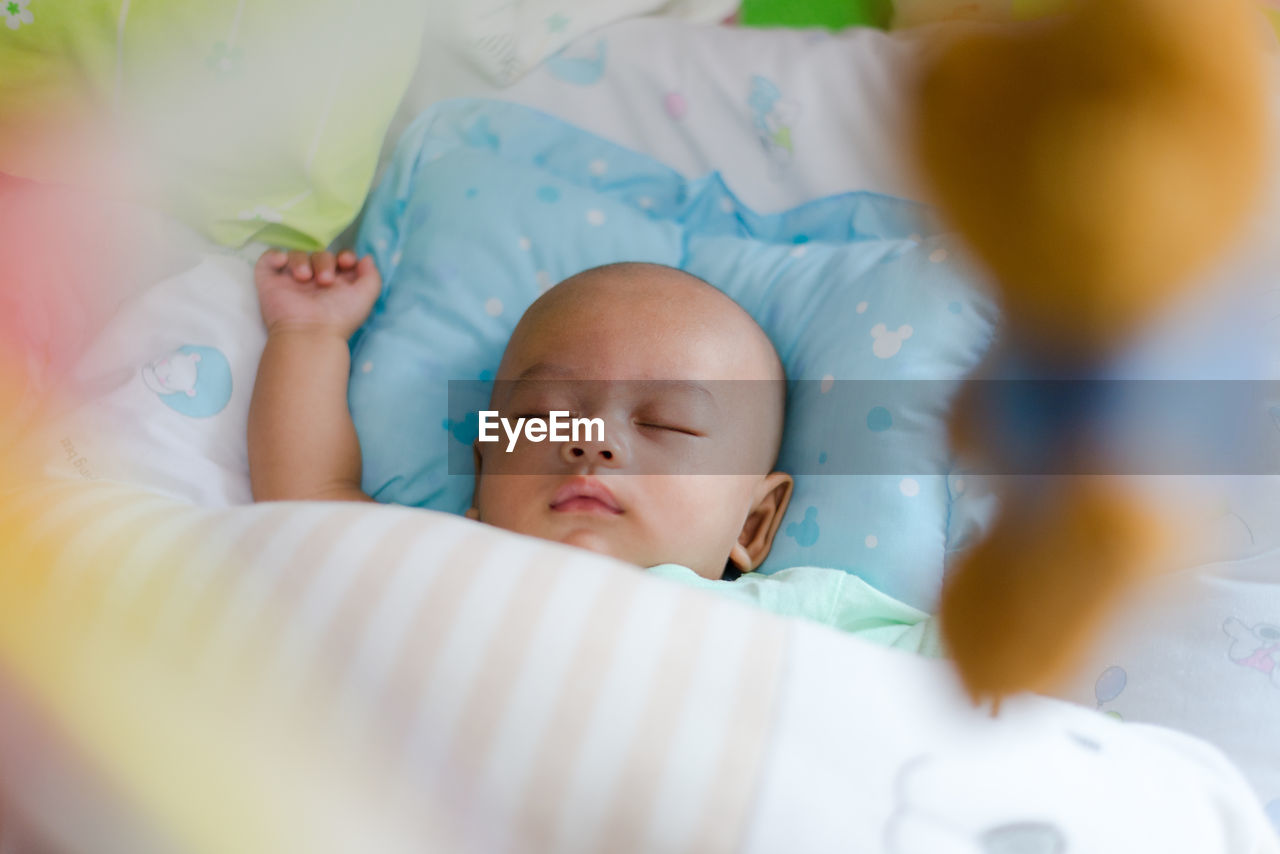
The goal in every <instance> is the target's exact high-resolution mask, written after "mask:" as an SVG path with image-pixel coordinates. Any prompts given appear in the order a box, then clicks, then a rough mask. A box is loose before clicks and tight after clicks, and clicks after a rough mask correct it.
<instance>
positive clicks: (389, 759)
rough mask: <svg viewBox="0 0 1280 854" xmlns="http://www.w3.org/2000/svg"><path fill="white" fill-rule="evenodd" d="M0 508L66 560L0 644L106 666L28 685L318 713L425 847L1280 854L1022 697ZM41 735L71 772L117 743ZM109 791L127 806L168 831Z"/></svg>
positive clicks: (584, 598) (480, 569)
mask: <svg viewBox="0 0 1280 854" xmlns="http://www.w3.org/2000/svg"><path fill="white" fill-rule="evenodd" d="M4 507H5V511H6V512H5V519H6V525H5V533H6V535H8V542H9V543H10V544H11V545H12V546H14V548H13V549H12V550H11V551H9V552H7V554H16V555H21V556H23V557H24V558H29V557H30V556H31V555H33V554H38V553H39V552H40V550H41V548H47V547H48V546H49V545H50V544H58V546H59V547H58V549H57V551H56V554H57V557H56V558H55V559H54V560H53V562H52V564H51V565H49V566H47V567H43V566H39V565H38V562H28V563H25V564H22V565H20V566H18V567H8V568H7V569H8V571H6V572H5V573H4V574H3V575H0V584H3V585H5V587H6V589H5V590H4V591H3V592H4V594H5V595H4V599H3V601H5V602H7V603H9V606H8V608H7V611H8V612H9V615H10V617H11V618H12V617H13V616H14V614H15V613H17V612H16V611H15V610H14V609H16V608H17V607H18V605H19V604H21V606H22V607H23V609H24V611H23V613H26V614H29V615H40V617H42V618H44V619H46V620H49V621H53V622H52V623H50V622H46V623H44V625H50V624H57V622H58V620H59V618H60V616H61V617H63V618H65V617H66V616H68V615H70V614H75V615H77V620H76V622H75V623H74V624H75V625H77V626H81V627H82V629H83V630H84V631H86V632H90V633H92V636H93V637H94V638H95V639H96V641H95V643H94V644H85V645H83V646H68V647H61V648H60V649H61V650H62V651H63V652H65V653H66V654H67V655H69V656H70V658H68V659H66V660H62V659H58V658H56V657H55V658H54V659H52V660H48V659H46V660H45V664H46V665H48V666H51V667H54V668H55V669H64V670H65V671H67V672H74V666H75V665H76V659H77V658H78V657H79V656H82V655H83V656H91V650H93V649H98V650H100V649H102V648H103V645H104V644H107V645H108V646H109V639H110V638H111V637H112V632H113V631H121V632H127V633H130V634H134V635H139V636H142V637H150V638H153V640H154V641H155V642H154V644H152V645H151V646H150V647H148V648H149V649H151V650H153V652H152V654H153V655H154V656H155V658H156V660H157V662H163V661H166V660H167V661H168V664H169V665H171V666H177V667H180V668H181V670H182V672H183V673H184V674H185V675H184V680H187V681H184V682H183V683H182V684H206V686H207V684H208V683H211V684H213V685H215V686H216V685H218V684H238V685H240V687H241V692H240V693H239V694H237V704H238V705H239V706H241V707H243V708H249V709H252V708H254V707H255V704H260V703H262V702H264V701H265V702H266V703H267V704H268V706H278V705H279V703H280V702H281V701H280V700H279V698H280V697H288V696H291V695H295V694H297V695H302V694H303V693H304V692H300V691H299V690H298V686H303V685H306V686H319V690H320V693H318V694H315V695H307V696H309V697H310V698H311V702H310V703H309V705H308V709H309V714H310V716H311V717H312V718H313V721H312V722H313V723H314V722H315V721H319V724H318V726H319V732H320V733H321V734H324V733H327V732H331V731H332V732H335V733H336V732H338V731H342V732H344V733H345V734H346V737H354V739H355V741H354V743H355V744H357V745H359V747H360V749H361V751H362V754H363V755H365V756H372V757H375V758H376V759H377V760H378V762H379V763H381V765H380V766H379V767H380V771H381V773H382V774H383V775H385V778H386V779H387V780H389V781H390V782H392V783H402V784H404V785H405V786H408V787H411V791H413V792H414V799H415V802H416V803H419V804H421V805H424V806H423V807H422V808H423V809H425V810H427V812H428V813H430V815H431V816H432V818H433V822H430V823H427V824H425V825H422V826H419V827H417V828H416V830H414V831H413V832H415V833H420V834H422V835H421V836H419V837H417V838H416V839H412V840H411V841H413V842H415V843H417V844H418V845H420V847H419V848H418V850H483V851H553V850H554V851H600V850H610V851H698V852H716V851H738V850H740V851H747V852H760V854H771V852H777V851H783V850H786V851H813V852H820V851H833V852H834V851H850V850H853V851H883V852H889V854H939V852H950V851H954V852H974V853H975V854H980V853H981V854H986V852H993V851H1005V850H1010V851H1017V850H1027V851H1060V852H1073V851H1079V852H1086V851H1087V852H1091V854H1098V853H1101V854H1105V852H1131V851H1137V850H1160V851H1164V852H1170V854H1176V852H1184V851H1185V852H1188V854H1213V852H1223V854H1242V852H1247V854H1268V852H1275V851H1280V843H1278V842H1277V840H1276V839H1275V838H1274V837H1273V836H1272V835H1271V832H1270V830H1269V829H1268V827H1267V823H1266V820H1265V818H1264V817H1263V814H1262V812H1261V810H1260V809H1259V807H1258V806H1257V804H1256V801H1254V800H1253V798H1252V797H1251V796H1250V793H1249V791H1248V788H1247V785H1246V784H1245V783H1244V781H1243V780H1242V778H1241V777H1240V776H1239V774H1238V772H1237V771H1235V770H1234V768H1232V766H1231V765H1230V764H1228V763H1227V762H1226V761H1225V759H1224V758H1223V757H1222V756H1221V755H1220V754H1219V753H1217V752H1216V751H1215V750H1213V749H1212V748H1210V747H1208V746H1207V745H1204V744H1203V743H1200V742H1198V741H1196V740H1194V739H1192V738H1189V737H1186V736H1181V735H1178V734H1175V733H1173V732H1170V731H1166V730H1162V729H1158V728H1152V727H1146V726H1141V725H1133V724H1124V725H1122V724H1119V723H1116V722H1115V721H1112V720H1110V719H1109V718H1107V717H1105V716H1102V715H1098V714H1095V713H1094V712H1092V711H1091V710H1087V709H1082V708H1079V707H1076V706H1072V705H1069V704H1065V703H1060V702H1057V701H1053V700H1049V699H1043V698H1036V697H1029V696H1028V697H1019V698H1014V699H1012V700H1010V701H1008V702H1007V703H1006V704H1005V705H1004V706H1003V707H1002V709H1001V710H1000V712H999V714H998V715H996V716H994V717H993V716H992V714H991V711H990V710H989V709H984V708H975V707H973V706H972V705H970V704H969V702H968V701H967V699H966V698H965V697H964V696H963V695H962V693H961V691H960V689H959V686H958V683H957V682H956V681H955V680H954V679H953V678H952V677H951V676H950V674H949V673H948V671H947V670H946V669H945V665H943V664H941V663H939V662H934V661H928V660H925V659H921V658H917V657H915V656H911V655H909V654H906V653H899V652H895V651H891V650H886V649H882V648H879V647H875V646H872V645H869V644H866V643H864V642H861V641H859V640H857V639H856V638H852V637H849V636H846V635H842V634H839V633H837V632H833V631H831V630H828V629H826V628H824V627H821V626H817V625H814V624H809V623H804V622H799V621H790V620H782V619H780V618H777V617H774V616H772V615H769V614H765V613H763V612H759V611H757V610H754V609H751V608H747V607H744V606H742V605H740V604H739V603H736V602H733V601H730V600H726V599H721V598H719V597H714V596H710V595H708V594H706V593H704V592H702V591H698V590H695V589H691V588H687V587H684V586H682V585H678V584H673V583H670V582H667V581H665V580H663V579H659V578H654V577H649V576H646V575H644V574H643V572H641V571H639V570H636V569H634V568H632V567H628V566H625V565H623V564H619V563H616V562H614V561H611V560H608V559H605V558H601V557H598V556H594V555H591V554H589V553H586V552H582V551H578V550H574V549H569V548H566V547H563V546H559V545H555V544H550V543H545V542H541V541H535V540H529V539H527V538H523V537H519V536H517V535H513V534H508V533H505V532H497V531H492V530H487V529H484V528H482V527H481V526H479V525H478V524H476V523H472V522H470V521H468V520H465V519H460V518H458V517H455V516H451V515H447V514H439V513H433V512H429V511H411V510H406V509H393V508H369V507H364V506H359V505H330V504H308V505H258V506H252V507H245V508H229V509H222V510H209V509H201V508H195V507H192V506H190V505H188V504H184V503H180V502H174V501H172V500H169V499H164V498H159V497H157V496H155V495H154V494H151V493H145V492H140V491H138V490H137V489H136V488H134V487H126V486H121V485H113V484H107V483H105V482H103V483H97V484H80V483H70V484H68V483H63V484H58V485H54V486H46V487H42V488H32V489H28V490H26V491H25V492H24V493H23V494H22V495H20V496H19V497H18V498H17V499H16V500H15V499H14V498H13V496H5V500H4ZM50 508H53V509H52V510H51V509H50ZM141 531H146V532H148V537H145V538H139V537H136V536H135V534H136V533H138V532H141ZM15 532H18V536H17V539H16V541H15V540H14V539H13V535H14V533H15ZM213 543H216V544H217V547H211V544H213ZM173 554H187V555H190V556H191V557H190V559H188V560H186V561H183V562H180V563H172V562H168V561H166V560H165V559H164V558H165V557H166V556H171V555H173ZM202 590H203V593H202V594H201V593H199V591H202ZM36 622H38V618H37V617H31V616H28V617H24V618H21V619H11V620H10V621H9V622H8V623H7V624H6V629H5V632H6V637H7V639H8V640H9V641H10V642H9V643H7V644H6V649H7V650H8V654H7V656H6V661H5V669H6V672H9V673H12V672H14V671H19V672H21V670H22V668H23V666H24V665H28V666H29V665H30V663H31V662H30V660H29V659H28V660H26V661H24V660H22V658H21V656H19V657H18V658H16V659H15V658H14V657H13V653H14V650H15V646H14V645H13V643H12V640H13V636H14V635H13V633H14V632H15V631H17V630H18V628H20V627H23V626H27V627H30V626H32V625H34V624H35V623H36ZM80 637H81V638H82V639H84V640H87V639H88V638H89V635H80ZM77 650H78V651H77ZM175 650H190V654H186V653H183V654H178V653H176V652H175ZM86 660H87V659H86ZM93 660H94V661H95V663H96V665H99V666H100V665H101V664H102V661H103V660H102V659H100V658H98V659H93ZM108 660H109V659H108ZM251 665H253V666H256V667H258V670H254V667H251ZM81 666H83V665H81ZM157 666H159V665H157ZM240 670H245V671H246V672H247V671H249V670H252V671H253V672H255V673H258V672H259V671H260V676H261V681H252V680H250V681H247V682H243V681H242V682H237V677H238V674H239V671H240ZM239 675H242V674H239ZM97 684H99V685H102V684H106V685H109V684H111V679H110V674H105V675H104V676H103V678H102V679H100V680H97ZM87 696H88V695H84V694H81V695H79V696H78V699H80V700H81V701H83V700H85V699H86V698H87ZM64 699H65V698H64ZM99 700H100V702H102V703H104V705H101V706H98V708H99V709H100V710H107V709H110V708H111V706H110V705H109V701H108V700H106V699H103V698H99ZM116 702H119V698H116ZM285 707H288V706H287V704H285ZM80 711H83V709H81V710H80ZM53 712H54V719H55V720H57V721H58V722H59V723H60V724H62V725H64V727H66V731H67V732H68V733H69V737H70V738H71V739H72V740H73V741H76V740H81V741H80V742H79V743H80V746H83V747H84V748H85V751H86V753H87V754H88V755H90V756H94V755H97V754H96V753H95V748H96V747H98V746H99V745H97V744H96V743H95V742H94V739H95V738H108V737H109V736H110V734H111V733H110V732H108V731H107V730H104V729H103V728H101V727H99V728H96V729H94V730H92V731H90V730H87V729H78V728H77V725H78V724H83V722H84V717H83V716H78V715H77V714H76V713H75V712H76V710H75V709H71V708H64V707H59V706H57V705H56V704H55V706H54V709H53ZM108 717H109V715H108ZM218 737H219V733H218V732H217V730H216V729H214V730H211V731H210V732H209V733H208V738H209V739H217V738H218ZM156 738H157V739H158V740H161V739H162V736H161V735H160V734H158V733H157V735H156ZM161 743H163V742H162V741H161ZM260 758H263V761H265V762H268V763H269V762H270V761H271V758H272V757H271V756H270V751H269V749H267V750H266V751H265V757H260ZM179 759H180V757H175V759H174V761H175V762H177V761H178V760H179ZM147 764H148V769H147V770H146V773H149V774H154V775H156V778H157V779H163V780H164V784H165V786H167V787H168V789H169V790H172V789H173V788H174V787H181V786H191V785H194V782H195V781H193V780H191V779H189V778H188V777H186V776H184V773H183V769H182V767H173V766H166V763H165V761H164V760H163V758H157V757H155V756H152V757H151V758H149V759H148V763H147ZM7 767H8V766H7V765H5V764H3V763H0V775H3V774H4V773H5V772H6V770H7ZM1050 769H1052V770H1051V771H1050ZM113 770H114V771H115V772H116V773H125V771H124V770H122V769H120V768H115V769H113ZM128 770H130V771H134V772H136V774H142V777H138V776H134V777H133V778H132V780H133V782H134V786H133V788H131V789H129V792H130V793H131V794H132V795H133V797H134V798H135V800H134V801H133V802H132V803H130V804H129V805H128V807H127V809H132V810H136V811H137V813H138V814H141V815H153V816H154V817H155V818H156V819H157V821H159V822H160V824H161V826H165V822H164V821H160V820H162V819H163V820H168V819H172V818H173V817H172V816H169V815H154V813H149V812H148V810H151V811H154V810H157V809H161V810H162V809H163V807H164V803H163V802H162V799H161V800H160V801H150V800H148V797H147V793H148V792H149V791H150V790H149V789H148V787H147V786H146V785H142V784H141V783H140V782H139V780H144V779H146V777H145V774H144V773H143V772H142V771H138V770H137V769H128ZM189 772H190V770H189V769H188V773H189ZM245 773H247V774H251V773H252V771H251V770H250V769H245ZM9 782H10V783H12V781H9ZM151 782H152V783H154V782H155V780H152V781H151ZM392 788H394V786H392ZM152 794H153V795H154V793H152ZM340 803H341V802H339V805H338V806H335V807H334V809H338V810H341V806H340ZM170 805H171V804H170ZM353 809H354V807H353ZM169 826H172V825H169ZM97 842H98V843H99V844H98V845H97V846H96V847H95V849H94V850H113V849H114V848H115V846H112V845H111V844H109V840H104V839H98V840H97ZM442 845H443V846H445V847H441V846H442ZM1018 846H1021V847H1018ZM310 850H317V849H310ZM327 850H332V849H327ZM392 850H396V849H392Z"/></svg>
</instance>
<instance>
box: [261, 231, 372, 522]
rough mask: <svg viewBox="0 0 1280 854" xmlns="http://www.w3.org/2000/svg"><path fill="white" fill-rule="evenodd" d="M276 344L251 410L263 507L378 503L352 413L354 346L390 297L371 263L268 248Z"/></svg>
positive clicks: (265, 269) (267, 292)
mask: <svg viewBox="0 0 1280 854" xmlns="http://www.w3.org/2000/svg"><path fill="white" fill-rule="evenodd" d="M254 279H255V281H256V282H257V285H258V301H259V303H260V305H261V308H262V319H263V321H264V322H265V323H266V325H267V346H266V348H265V349H264V350H263V352H262V361H261V362H260V363H259V365H258V377H257V380H256V382H255V383H254V387H253V400H252V402H251V404H250V407H249V477H250V481H251V483H252V486H253V497H254V499H255V500H257V501H369V500H371V499H370V498H369V496H367V495H365V493H364V492H363V491H362V490H361V489H360V443H359V441H358V440H357V438H356V430H355V425H354V424H353V423H352V421H351V412H350V410H349V409H348V408H347V379H348V376H349V374H350V370H351V356H350V350H349V349H348V345H347V342H348V340H349V339H350V338H351V336H352V335H353V334H354V333H355V331H356V330H357V329H358V328H360V324H362V323H364V321H365V318H367V317H368V316H369V312H370V311H371V310H372V309H373V304H374V303H375V302H376V301H377V299H378V295H379V294H380V293H381V291H382V278H381V277H380V276H379V275H378V269H377V267H376V266H374V263H373V259H372V258H371V257H368V256H366V257H364V258H360V259H359V260H357V259H356V256H355V253H353V252H342V253H339V255H338V256H337V258H335V257H334V256H333V255H332V254H331V253H328V252H317V253H315V254H314V255H311V256H308V255H307V254H306V253H304V252H291V253H285V252H282V251H279V250H270V251H268V252H265V253H264V254H263V255H262V257H261V258H259V259H258V263H257V266H256V267H255V268H254Z"/></svg>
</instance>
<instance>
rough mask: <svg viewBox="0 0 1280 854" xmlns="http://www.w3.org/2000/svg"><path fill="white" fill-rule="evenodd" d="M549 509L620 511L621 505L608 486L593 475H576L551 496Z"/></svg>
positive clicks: (568, 511) (616, 512) (563, 510)
mask: <svg viewBox="0 0 1280 854" xmlns="http://www.w3.org/2000/svg"><path fill="white" fill-rule="evenodd" d="M551 509H552V510H559V511H561V512H565V513H572V512H582V511H587V512H590V511H603V512H608V513H612V514H615V515H616V514H618V513H621V512H622V505H621V504H619V503H618V499H617V498H615V497H614V495H613V493H612V492H611V491H610V490H609V487H607V486H605V485H604V484H603V483H601V482H600V481H599V480H597V479H596V478H594V477H586V476H578V477H574V478H571V479H570V480H569V481H567V482H566V483H564V484H563V485H562V486H561V487H560V488H559V489H557V490H556V493H555V495H554V496H552V498H551Z"/></svg>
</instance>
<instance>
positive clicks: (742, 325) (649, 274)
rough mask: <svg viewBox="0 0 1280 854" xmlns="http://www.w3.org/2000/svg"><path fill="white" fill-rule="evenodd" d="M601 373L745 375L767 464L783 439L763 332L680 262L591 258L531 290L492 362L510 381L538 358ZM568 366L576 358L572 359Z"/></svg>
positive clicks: (781, 396) (778, 385) (774, 362)
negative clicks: (497, 360) (542, 289)
mask: <svg viewBox="0 0 1280 854" xmlns="http://www.w3.org/2000/svg"><path fill="white" fill-rule="evenodd" d="M553 354H554V355H556V356H558V357H559V358H558V359H557V360H556V361H557V363H559V362H560V361H573V362H576V361H577V358H575V357H582V360H583V362H584V363H586V364H591V365H593V366H594V368H595V372H594V373H595V376H594V378H595V379H602V380H604V379H607V380H707V381H719V380H750V381H753V387H754V388H756V389H757V390H758V391H762V392H763V393H761V394H759V395H758V396H759V400H760V404H761V405H760V407H759V408H758V410H757V413H756V417H757V418H758V419H759V420H758V422H757V425H758V426H761V427H767V428H768V429H766V430H764V431H761V434H760V435H761V438H762V439H763V440H764V441H765V446H766V447H767V454H766V456H768V460H767V461H766V462H765V464H766V465H769V466H771V465H772V464H773V460H774V459H775V458H776V456H777V452H778V446H779V445H780V444H781V441H782V426H783V419H784V415H785V407H786V373H785V372H784V370H783V367H782V362H781V360H779V358H778V354H777V351H776V350H774V347H773V344H772V342H770V340H769V337H768V336H767V335H765V333H764V330H762V329H761V328H760V326H759V325H758V324H757V323H756V322H755V320H754V319H752V317H751V315H749V314H747V312H746V311H745V310H743V308H742V307H741V306H740V305H738V304H737V303H736V302H734V301H733V300H732V299H730V298H729V297H727V296H725V294H724V293H723V292H721V291H720V290H718V289H717V288H715V287H713V286H712V285H710V284H708V283H707V282H705V281H703V280H702V279H700V278H698V277H697V276H694V275H692V274H690V273H686V272H684V271H683V270H678V269H676V268H674V267H667V266H664V265H662V264H649V263H642V262H624V263H619V264H608V265H605V266H603V267H593V268H592V269H590V270H585V271H583V272H581V273H578V274H577V275H576V276H571V277H569V278H568V279H565V280H564V281H563V282H561V283H560V284H558V285H556V286H555V287H553V288H551V289H550V290H548V291H547V292H546V293H544V294H543V295H542V296H541V297H539V298H538V299H537V300H536V301H535V302H534V303H533V305H531V306H529V309H528V310H527V311H526V312H525V314H524V316H523V317H522V318H521V319H520V322H519V323H518V324H517V325H516V328H515V331H514V332H513V333H512V335H511V340H510V341H509V342H508V344H507V349H506V352H505V353H504V354H503V359H502V364H501V366H500V367H499V369H498V379H499V380H512V379H516V378H518V377H519V375H520V373H521V372H522V371H526V370H527V369H528V368H529V367H530V366H532V365H534V364H537V363H538V362H540V361H542V360H543V359H544V358H547V359H549V358H550V357H552V355H553ZM574 367H578V366H577V365H575V366H574Z"/></svg>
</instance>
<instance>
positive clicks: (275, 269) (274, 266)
mask: <svg viewBox="0 0 1280 854" xmlns="http://www.w3.org/2000/svg"><path fill="white" fill-rule="evenodd" d="M288 261H289V253H288V252H285V251H284V250H283V249H268V250H267V251H266V252H263V253H262V257H260V258H259V259H258V267H259V269H262V270H264V271H266V272H269V273H279V272H280V271H281V270H283V269H284V265H285V264H287V263H288Z"/></svg>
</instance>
